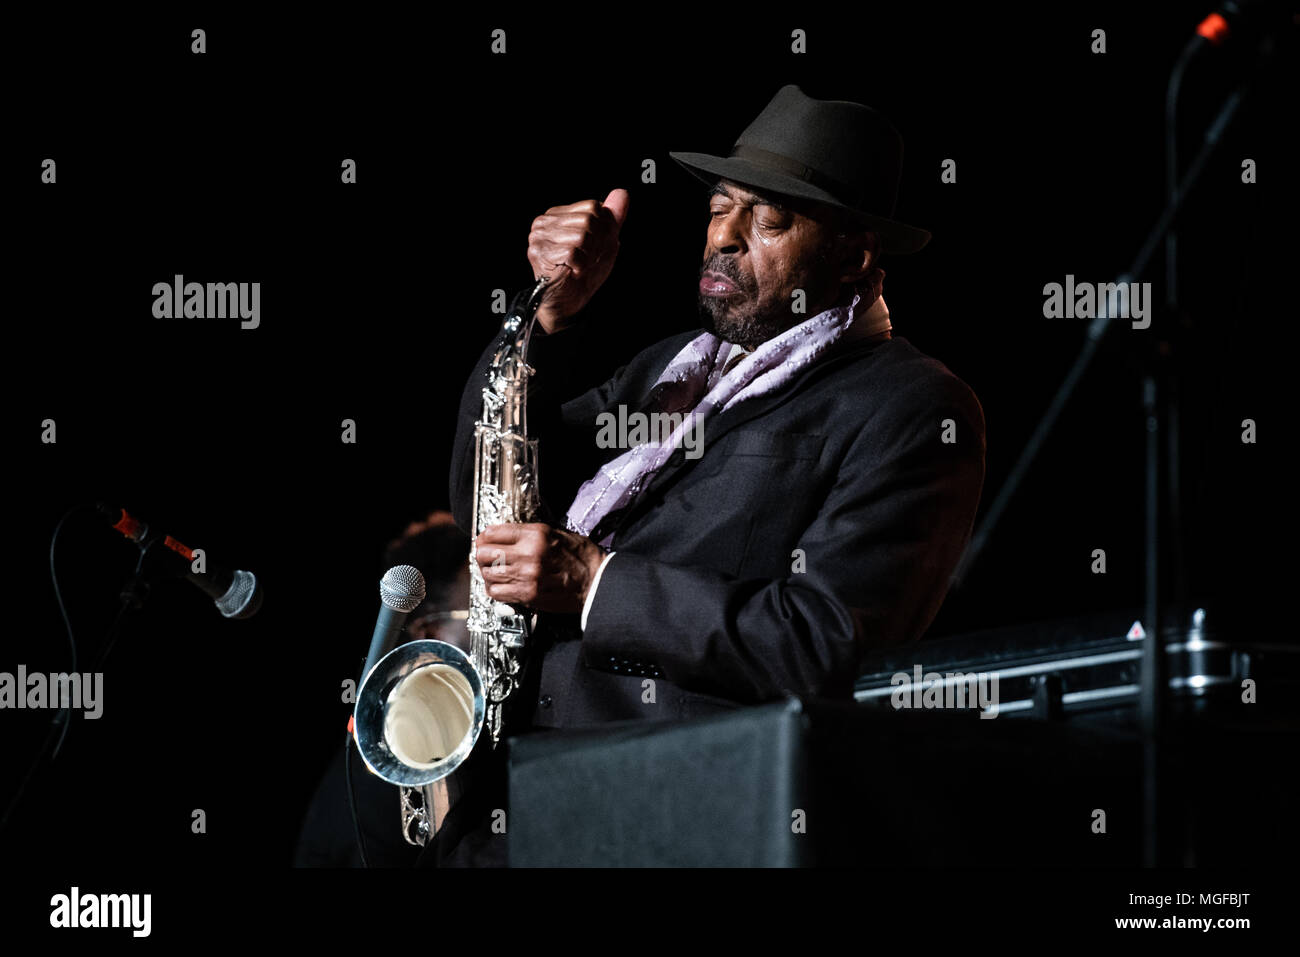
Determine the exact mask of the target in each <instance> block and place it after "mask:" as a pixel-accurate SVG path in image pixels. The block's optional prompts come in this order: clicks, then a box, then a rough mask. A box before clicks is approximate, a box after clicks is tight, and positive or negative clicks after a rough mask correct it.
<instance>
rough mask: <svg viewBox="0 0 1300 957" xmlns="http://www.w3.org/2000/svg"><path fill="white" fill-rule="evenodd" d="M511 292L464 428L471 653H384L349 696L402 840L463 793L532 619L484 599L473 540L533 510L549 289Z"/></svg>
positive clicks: (430, 648)
mask: <svg viewBox="0 0 1300 957" xmlns="http://www.w3.org/2000/svg"><path fill="white" fill-rule="evenodd" d="M547 281H548V280H546V279H541V280H539V281H538V282H537V284H536V285H534V286H533V287H531V289H527V290H524V291H523V292H521V293H520V294H519V295H517V296H516V297H515V300H514V302H513V303H512V304H511V308H510V309H509V310H508V313H507V316H506V319H505V322H504V323H503V324H502V328H501V334H500V337H499V338H498V340H497V343H496V346H495V348H494V352H493V356H492V362H491V365H490V366H489V368H488V372H487V382H486V384H485V385H484V388H483V409H482V413H481V414H480V416H479V420H478V422H477V423H476V424H475V427H474V489H473V519H472V525H473V536H474V539H473V541H471V544H470V555H469V570H470V607H469V611H468V617H467V626H468V631H469V636H470V651H469V654H468V655H466V654H465V652H463V651H462V650H461V649H460V648H457V647H456V646H455V645H451V644H448V643H446V642H442V641H434V640H420V641H412V642H408V643H406V644H404V645H401V646H399V647H398V648H395V649H394V650H393V651H391V652H389V653H388V654H387V655H385V656H384V657H383V658H381V659H380V660H379V662H378V663H377V664H376V665H375V666H374V668H373V669H372V670H371V671H370V673H369V674H368V675H366V676H365V677H364V678H363V680H362V684H361V688H360V689H359V690H358V692H357V703H356V710H355V712H354V715H353V734H354V736H355V738H356V742H357V750H358V751H359V752H360V753H361V756H362V759H363V760H364V761H365V762H366V766H367V767H369V768H370V770H371V771H373V772H374V773H375V774H377V775H379V776H380V777H381V778H383V779H384V780H385V781H388V782H389V783H391V784H396V785H398V787H399V788H400V796H401V814H402V833H403V835H404V836H405V837H406V840H407V841H408V842H410V843H412V844H420V845H423V844H425V843H426V842H427V841H428V839H429V838H430V837H432V836H433V835H434V834H435V833H437V831H438V829H439V828H440V827H441V825H442V822H443V819H444V818H445V817H446V815H447V813H448V811H450V809H451V808H452V807H453V806H454V805H455V803H456V800H457V799H458V798H459V795H460V792H461V790H462V780H461V778H462V775H460V774H457V773H456V772H457V771H459V770H460V769H461V766H462V765H463V764H464V762H465V761H466V760H467V759H468V758H469V756H470V753H471V752H472V751H473V750H474V746H475V744H476V743H477V742H478V739H479V736H480V734H481V733H482V732H483V731H484V730H485V729H486V731H487V733H488V734H489V736H490V740H491V743H492V747H493V748H495V747H496V746H497V744H498V743H499V742H500V740H501V736H502V733H503V731H504V730H505V722H504V715H505V706H506V702H507V701H508V700H509V699H510V696H511V695H512V694H513V693H514V692H515V691H516V690H517V689H518V687H519V680H520V677H521V672H522V669H523V663H524V654H525V651H526V648H527V644H528V639H529V636H530V634H531V633H532V627H533V616H532V615H531V614H528V613H526V612H525V611H524V610H523V609H519V608H516V607H514V606H512V605H508V604H505V603H504V602H498V601H495V600H494V599H492V598H491V597H490V596H489V595H488V593H487V585H486V583H485V582H484V580H483V573H482V571H481V569H480V568H479V565H478V554H477V547H476V544H475V542H476V541H477V537H478V535H479V533H480V532H482V531H483V530H484V529H486V528H488V527H489V526H492V525H497V524H501V523H507V522H531V521H535V520H536V519H537V517H538V516H539V514H540V510H541V500H540V497H539V493H538V486H537V440H536V439H530V438H529V437H528V429H527V422H526V412H527V399H528V376H529V375H530V374H531V373H532V371H533V370H532V369H531V368H530V367H529V366H528V363H527V355H528V341H529V337H530V335H531V333H532V327H533V323H534V321H535V317H536V313H537V307H538V306H539V305H540V303H541V298H542V292H543V290H544V288H545V286H546V284H547Z"/></svg>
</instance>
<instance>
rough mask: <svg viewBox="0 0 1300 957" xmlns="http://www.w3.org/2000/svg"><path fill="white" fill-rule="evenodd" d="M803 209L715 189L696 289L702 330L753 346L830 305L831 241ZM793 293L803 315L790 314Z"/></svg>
mask: <svg viewBox="0 0 1300 957" xmlns="http://www.w3.org/2000/svg"><path fill="white" fill-rule="evenodd" d="M809 212H811V210H809V209H808V208H807V207H806V206H805V207H804V208H803V209H800V210H796V209H795V208H794V207H793V205H792V204H791V202H790V201H788V200H786V199H784V198H780V197H773V196H764V195H761V194H759V193H755V192H753V191H751V190H749V189H747V188H745V187H744V186H740V185H738V184H736V183H732V182H731V181H729V180H725V179H724V180H722V181H721V182H719V183H718V185H717V186H715V187H714V189H713V193H712V195H711V196H710V197H709V227H708V234H707V239H706V241H705V243H704V263H703V265H702V267H701V269H700V287H699V289H700V319H701V322H702V323H703V325H704V328H705V329H706V330H707V331H709V332H712V333H713V334H714V335H716V336H719V337H720V338H722V339H725V340H726V341H728V342H735V343H739V344H740V345H742V346H744V347H745V348H747V349H754V348H756V347H758V346H759V345H761V344H762V343H764V342H766V341H767V340H768V339H771V338H772V337H773V336H776V335H778V334H780V333H782V332H784V331H785V330H786V329H789V328H790V327H791V326H793V325H796V324H797V323H799V322H802V321H804V320H805V319H808V318H810V317H812V316H814V315H816V314H817V313H819V312H822V311H824V310H826V309H829V308H830V307H831V306H832V305H833V304H834V302H835V299H836V298H837V296H838V294H839V291H840V278H839V276H838V275H837V270H836V268H835V266H834V264H833V263H832V262H831V259H830V251H831V249H832V247H833V242H834V238H835V237H834V234H833V232H832V231H831V229H830V227H829V226H828V225H827V223H826V222H825V221H824V220H821V219H814V218H812V216H810V215H809ZM796 289H802V290H803V291H804V295H805V311H804V312H802V313H796V312H794V311H793V305H794V302H795V300H794V291H795V290H796Z"/></svg>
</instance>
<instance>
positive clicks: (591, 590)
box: [578, 552, 615, 631]
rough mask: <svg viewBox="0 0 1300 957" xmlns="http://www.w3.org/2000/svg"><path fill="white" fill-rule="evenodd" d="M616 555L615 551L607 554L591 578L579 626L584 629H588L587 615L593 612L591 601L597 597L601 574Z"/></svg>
mask: <svg viewBox="0 0 1300 957" xmlns="http://www.w3.org/2000/svg"><path fill="white" fill-rule="evenodd" d="M614 555H615V553H614V552H610V553H609V554H608V555H606V556H605V558H604V560H603V561H601V563H600V567H599V568H597V569H596V577H595V578H593V579H592V580H591V587H590V588H588V589H587V600H586V601H584V602H583V603H582V620H581V621H580V622H579V623H578V626H579V627H580V628H581V629H582V630H583V631H586V630H587V615H588V614H590V612H591V602H592V599H594V598H595V597H596V586H597V585H599V584H600V576H601V575H602V574H603V573H604V571H605V566H606V565H608V564H609V560H610V559H611V558H613V557H614Z"/></svg>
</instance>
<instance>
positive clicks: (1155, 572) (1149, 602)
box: [949, 36, 1274, 867]
mask: <svg viewBox="0 0 1300 957" xmlns="http://www.w3.org/2000/svg"><path fill="white" fill-rule="evenodd" d="M1200 39H1201V38H1200V37H1197V38H1196V39H1195V40H1193V45H1197V46H1199V45H1200V44H1199V43H1198V41H1199V40H1200ZM1189 49H1191V45H1189ZM1259 51H1260V52H1261V53H1262V54H1263V56H1262V57H1261V59H1260V61H1259V64H1258V65H1257V67H1256V70H1255V72H1254V73H1253V74H1252V75H1251V76H1250V77H1248V78H1246V79H1245V80H1243V81H1241V82H1240V83H1239V84H1238V85H1237V86H1236V88H1235V89H1234V90H1233V91H1232V93H1230V94H1229V95H1228V97H1227V98H1226V99H1225V100H1224V101H1223V103H1222V104H1221V105H1220V107H1219V110H1218V112H1217V113H1216V114H1215V117H1214V119H1213V121H1212V122H1211V123H1210V124H1209V126H1208V127H1207V128H1206V131H1205V133H1204V136H1203V137H1202V141H1201V146H1200V148H1199V150H1198V151H1197V153H1196V156H1195V158H1194V159H1193V160H1192V162H1191V164H1190V165H1189V166H1188V168H1187V172H1186V173H1184V174H1183V177H1182V179H1181V180H1178V181H1177V185H1176V187H1174V188H1172V189H1170V190H1169V192H1168V194H1167V201H1166V205H1165V208H1164V210H1163V211H1162V212H1161V214H1160V217H1159V218H1158V219H1157V220H1156V222H1155V225H1154V226H1152V227H1151V231H1150V232H1149V233H1148V234H1147V237H1146V240H1145V241H1144V242H1143V243H1142V245H1141V247H1140V248H1139V249H1138V252H1137V255H1136V256H1135V257H1134V259H1133V262H1132V264H1131V265H1130V266H1129V268H1128V270H1127V271H1126V272H1125V273H1124V274H1122V275H1121V276H1119V278H1118V279H1117V282H1118V283H1121V284H1123V285H1122V287H1121V288H1123V289H1125V290H1127V288H1128V286H1127V284H1128V283H1129V282H1135V281H1137V280H1138V279H1139V278H1141V276H1142V275H1144V274H1145V272H1146V270H1147V268H1148V266H1150V264H1151V258H1152V256H1153V255H1154V254H1155V251H1156V248H1157V247H1158V246H1159V245H1160V244H1161V241H1162V240H1164V239H1166V237H1168V236H1169V235H1170V233H1171V230H1172V227H1173V225H1174V222H1175V221H1176V219H1177V218H1178V215H1179V213H1181V212H1182V208H1183V204H1184V202H1185V201H1186V199H1187V197H1188V196H1189V195H1190V194H1191V192H1192V190H1193V189H1194V187H1195V186H1196V184H1197V183H1198V182H1199V181H1200V178H1201V174H1202V173H1204V171H1205V168H1206V166H1207V165H1208V163H1209V161H1210V159H1211V157H1212V156H1213V155H1214V153H1215V151H1216V150H1217V149H1218V146H1219V144H1220V142H1221V141H1222V137H1223V133H1224V131H1225V130H1226V129H1227V128H1228V125H1229V124H1230V123H1231V122H1232V120H1233V118H1234V117H1235V116H1236V114H1237V111H1238V110H1239V109H1240V107H1241V104H1242V103H1243V102H1244V101H1245V99H1246V97H1247V96H1249V94H1250V92H1251V91H1252V89H1253V88H1254V86H1255V83H1256V81H1257V79H1258V78H1259V77H1260V76H1261V75H1262V74H1263V73H1264V72H1265V70H1266V68H1267V67H1268V66H1269V65H1270V64H1271V62H1272V58H1273V54H1274V43H1273V38H1272V37H1271V36H1266V37H1265V39H1264V41H1263V42H1262V43H1261V44H1260V47H1259ZM1189 58H1190V54H1189V53H1188V51H1184V54H1183V56H1182V57H1180V59H1179V61H1178V63H1177V64H1176V65H1175V69H1174V72H1173V75H1172V76H1171V77H1170V89H1169V95H1168V96H1167V98H1166V99H1167V104H1168V100H1169V98H1171V97H1172V98H1173V99H1175V100H1176V98H1177V95H1178V90H1179V87H1180V86H1181V80H1182V73H1183V69H1184V68H1185V65H1186V61H1187V60H1188V59H1189ZM1173 110H1175V107H1174V106H1170V105H1167V116H1168V115H1169V113H1170V112H1172V111H1173ZM1167 170H1168V171H1172V172H1173V173H1174V174H1176V168H1174V167H1172V166H1169V167H1167ZM1174 244H1175V249H1176V239H1175V240H1174ZM1168 275H1169V276H1172V277H1174V281H1176V265H1173V264H1170V265H1169V267H1168ZM1170 296H1171V297H1173V298H1174V300H1175V301H1176V296H1175V295H1174V293H1173V292H1170ZM1111 319H1112V317H1111V316H1110V315H1108V303H1107V302H1104V301H1103V302H1099V303H1098V315H1097V317H1096V318H1095V319H1093V320H1092V321H1091V322H1090V323H1089V324H1088V329H1087V334H1086V336H1085V338H1084V342H1083V346H1082V348H1081V349H1080V350H1079V354H1078V356H1077V357H1076V358H1075V361H1074V364H1073V365H1072V366H1071V367H1070V369H1069V371H1068V372H1067V373H1066V375H1065V378H1064V380H1063V381H1062V382H1061V385H1060V386H1059V387H1058V388H1057V390H1056V394H1055V395H1053V396H1052V399H1051V401H1050V402H1049V403H1048V406H1047V410H1046V411H1045V412H1044V413H1043V416H1042V418H1041V419H1040V420H1039V422H1038V425H1037V426H1036V427H1035V428H1034V431H1033V432H1032V433H1031V435H1030V437H1029V440H1028V441H1027V442H1026V443H1025V447H1024V449H1023V450H1022V451H1021V453H1020V456H1019V458H1017V460H1016V463H1015V465H1014V466H1013V467H1012V469H1011V472H1010V474H1009V475H1008V476H1007V480H1006V482H1005V483H1004V484H1003V486H1002V488H1001V489H999V491H998V494H997V496H995V497H994V499H993V503H992V504H991V505H990V506H989V510H988V512H987V513H985V516H984V520H983V521H982V522H981V523H980V526H979V528H978V529H977V530H976V531H975V534H974V535H973V536H972V537H971V542H970V545H969V546H968V547H967V549H966V552H965V554H964V555H963V556H962V558H961V560H960V561H959V562H958V565H957V568H956V570H955V571H954V572H953V576H952V578H951V580H950V582H949V586H950V588H952V589H956V588H958V587H960V586H961V584H962V582H963V581H964V580H965V578H966V575H967V574H968V572H969V570H970V567H971V565H972V564H973V563H974V562H975V560H976V559H977V558H978V557H979V555H980V553H981V552H982V551H983V550H984V548H985V546H986V545H987V544H988V541H989V538H990V536H991V535H992V533H993V529H994V528H995V527H996V526H997V523H998V520H999V519H1000V518H1001V517H1002V514H1003V512H1005V510H1006V508H1007V506H1008V504H1009V503H1010V501H1011V499H1012V498H1013V497H1014V495H1015V493H1016V490H1017V489H1018V488H1019V486H1020V482H1021V481H1022V479H1023V478H1024V476H1025V474H1026V473H1027V472H1028V471H1029V467H1030V465H1032V464H1033V461H1034V459H1035V458H1036V457H1037V455H1038V452H1039V450H1040V449H1041V448H1042V446H1043V443H1044V442H1045V441H1046V439H1047V436H1048V433H1049V432H1050V431H1051V429H1052V426H1053V425H1055V423H1056V420H1057V418H1058V417H1059V416H1060V414H1061V411H1062V410H1063V409H1064V407H1065V404H1066V403H1067V402H1068V401H1069V399H1070V396H1071V395H1072V394H1073V393H1074V390H1075V388H1076V387H1077V386H1078V384H1079V382H1080V380H1082V378H1083V376H1084V373H1085V372H1087V370H1088V367H1089V366H1090V365H1091V363H1092V359H1093V357H1094V356H1095V355H1096V353H1097V350H1098V348H1099V347H1100V346H1101V342H1102V339H1103V338H1104V336H1105V335H1106V333H1107V332H1109V331H1110V329H1111V326H1112V323H1111ZM1160 371H1161V370H1158V369H1156V370H1149V371H1148V372H1147V374H1146V375H1145V376H1144V377H1143V381H1142V412H1143V418H1144V420H1145V428H1146V456H1145V458H1146V462H1145V470H1144V471H1145V475H1144V492H1145V501H1144V513H1145V521H1144V536H1143V538H1144V549H1145V569H1144V571H1145V576H1144V582H1143V615H1144V616H1145V618H1146V626H1147V634H1146V640H1145V643H1144V645H1143V654H1142V664H1141V679H1140V680H1141V696H1140V707H1139V713H1140V727H1141V735H1142V755H1143V759H1142V808H1143V823H1144V828H1143V847H1142V857H1143V863H1144V865H1145V866H1147V867H1154V866H1156V865H1157V864H1158V863H1159V862H1160V861H1161V859H1162V856H1163V851H1164V849H1163V847H1162V845H1161V842H1160V841H1159V839H1158V837H1159V835H1158V820H1159V813H1158V807H1159V774H1158V768H1159V754H1160V748H1159V738H1160V733H1161V730H1162V723H1163V721H1162V718H1163V716H1164V712H1165V697H1166V696H1167V692H1168V682H1167V680H1166V679H1165V676H1164V671H1165V669H1164V661H1163V656H1162V655H1161V654H1160V651H1161V628H1162V625H1161V619H1160V615H1161V607H1160V580H1159V549H1160V520H1159V509H1160V490H1161V481H1160V464H1161V462H1160V428H1161V424H1162V418H1163V417H1164V416H1163V415H1162V413H1165V412H1167V413H1168V416H1169V418H1170V419H1171V420H1173V422H1174V423H1175V424H1176V415H1177V410H1176V408H1173V407H1172V406H1171V407H1169V408H1167V409H1165V408H1162V404H1161V403H1162V400H1163V395H1162V393H1163V392H1164V391H1165V390H1162V388H1161V384H1160V381H1159V380H1160V377H1161V376H1160ZM1166 424H1168V423H1166ZM1169 441H1170V453H1171V454H1170V458H1171V461H1170V463H1169V465H1171V466H1176V465H1177V436H1176V435H1174V434H1173V432H1172V430H1171V434H1170V436H1169ZM1170 472H1171V473H1172V468H1171V469H1170ZM1169 482H1170V484H1171V491H1172V492H1174V493H1176V492H1177V490H1178V485H1177V482H1178V479H1177V476H1176V475H1173V474H1170V476H1169ZM1170 509H1171V511H1172V512H1174V513H1175V514H1173V515H1172V516H1171V525H1172V527H1174V528H1180V527H1181V522H1180V516H1179V515H1177V514H1176V512H1177V509H1178V500H1177V498H1176V497H1171V498H1170Z"/></svg>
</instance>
